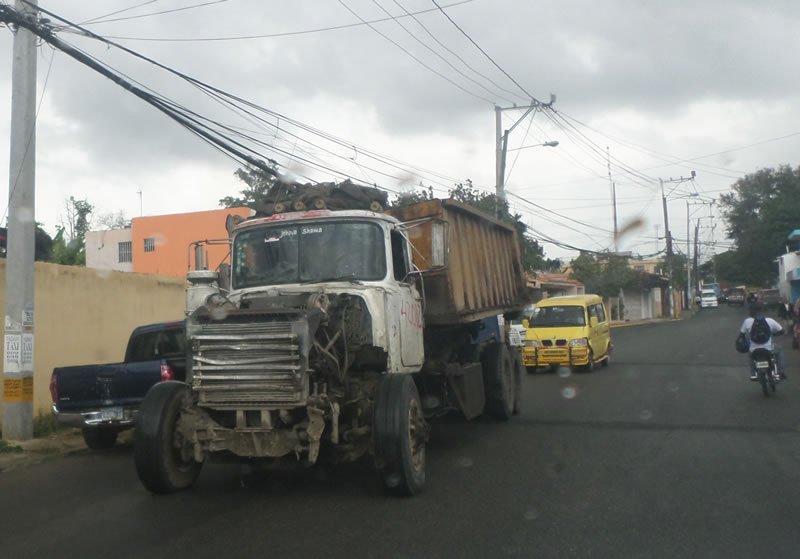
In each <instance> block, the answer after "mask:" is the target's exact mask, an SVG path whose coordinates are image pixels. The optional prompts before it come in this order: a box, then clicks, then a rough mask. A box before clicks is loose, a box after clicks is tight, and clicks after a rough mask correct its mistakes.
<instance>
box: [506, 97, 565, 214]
mask: <svg viewBox="0 0 800 559" xmlns="http://www.w3.org/2000/svg"><path fill="white" fill-rule="evenodd" d="M555 100H556V98H555V95H551V96H550V102H549V103H540V102H539V101H536V100H533V102H532V103H531V104H530V105H528V106H527V107H516V106H515V107H505V108H504V107H498V106H496V105H495V107H494V115H495V198H496V200H495V202H496V206H497V207H496V215H497V217H501V215H500V214H501V213H502V206H503V204H502V203H503V202H504V201H505V199H506V192H505V184H506V154H507V153H508V151H509V149H508V135H509V134H510V133H511V131H512V130H514V128H516V127H517V126H518V125H519V123H520V122H522V121H523V120H525V118H526V117H527V116H528V115H529V114H531V113H532V112H533V111H535V110H536V109H538V108H540V107H551V106H552V105H553V103H555ZM512 109H526V111H525V113H524V114H523V115H522V116H521V117H519V118H518V119H517V121H516V122H515V123H514V124H513V125H512V126H511V128H509V129H508V130H505V131H503V111H508V110H512ZM557 145H558V142H557V141H555V140H552V141H549V142H544V143H541V144H535V145H532V146H524V147H522V148H516V149H514V150H511V151H516V150H518V149H525V148H527V147H537V146H545V147H556V146H557Z"/></svg>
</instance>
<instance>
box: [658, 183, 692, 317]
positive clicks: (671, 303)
mask: <svg viewBox="0 0 800 559" xmlns="http://www.w3.org/2000/svg"><path fill="white" fill-rule="evenodd" d="M696 176H697V173H695V172H694V171H692V174H691V176H689V177H680V178H677V179H672V178H671V179H669V180H668V181H666V182H669V183H673V184H679V183H682V182H686V181H693V180H694V179H695V177H696ZM658 182H659V184H660V185H661V202H662V204H663V205H664V233H665V236H666V239H667V272H668V274H667V277H668V278H669V287H668V288H667V292H668V293H669V316H670V318H675V302H674V301H673V296H672V292H673V283H672V232H671V231H670V230H669V217H668V215H667V196H666V194H664V182H665V181H664V179H658ZM685 196H687V195H684V196H681V197H685ZM688 196H689V197H692V196H697V194H696V193H695V194H688ZM687 213H688V208H687ZM686 259H687V266H688V259H689V255H688V254H687V255H686ZM686 290H687V291H688V290H689V286H688V285H687V286H686Z"/></svg>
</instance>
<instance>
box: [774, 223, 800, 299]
mask: <svg viewBox="0 0 800 559" xmlns="http://www.w3.org/2000/svg"><path fill="white" fill-rule="evenodd" d="M786 240H787V241H788V243H787V247H786V248H787V252H786V254H783V255H781V256H779V257H778V289H779V290H780V292H781V297H783V298H784V300H786V301H787V302H789V303H794V302H795V301H796V300H797V298H798V297H800V229H795V230H794V231H792V232H791V233H789V236H788V237H787V238H786Z"/></svg>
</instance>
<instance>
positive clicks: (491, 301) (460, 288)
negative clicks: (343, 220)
mask: <svg viewBox="0 0 800 559" xmlns="http://www.w3.org/2000/svg"><path fill="white" fill-rule="evenodd" d="M386 213H387V214H389V215H391V216H392V217H395V218H397V219H398V220H400V221H402V222H405V223H406V224H407V231H408V238H409V240H410V241H411V244H412V245H414V247H415V250H414V251H413V262H414V265H415V266H416V267H417V268H418V269H420V270H431V271H430V272H427V273H426V274H425V275H424V277H423V282H424V294H425V321H426V323H427V324H432V325H437V324H438V325H445V324H464V323H466V322H471V321H475V320H480V319H482V318H488V317H490V316H494V315H498V314H504V313H514V312H517V311H519V310H521V309H522V307H523V306H524V303H525V298H526V283H525V272H524V270H523V268H522V259H521V252H520V246H519V239H518V238H517V231H516V229H514V227H512V226H510V225H508V224H506V223H503V222H502V221H499V220H497V219H494V218H493V217H491V216H489V215H487V214H485V213H483V212H480V211H478V210H476V209H475V208H473V207H471V206H468V205H466V204H462V203H461V202H457V201H455V200H428V201H425V202H418V203H416V204H411V205H409V206H400V207H397V208H391V209H389V210H387V211H386ZM437 250H440V251H441V252H442V254H440V255H439V254H434V251H437ZM436 262H440V264H439V265H438V266H436V265H433V264H434V263H436Z"/></svg>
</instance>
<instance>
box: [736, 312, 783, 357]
mask: <svg viewBox="0 0 800 559" xmlns="http://www.w3.org/2000/svg"><path fill="white" fill-rule="evenodd" d="M766 319H767V324H769V329H770V331H771V332H772V333H773V334H777V333H778V332H782V331H783V326H781V325H780V324H778V322H777V321H776V320H773V319H772V318H770V317H768V316H767V317H766ZM753 322H755V319H754V318H753V317H747V318H745V319H744V322H742V328H741V330H740V332H743V333H745V334H747V341H749V342H750V352H751V353H752V351H753V350H755V349H758V348H764V349H767V350H769V351H772V350H773V349H775V347H774V345H775V344H773V343H772V336H770V337H769V340H767V343H765V344H757V343H755V342H754V341H753V340H751V339H750V328H751V327H752V326H753Z"/></svg>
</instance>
